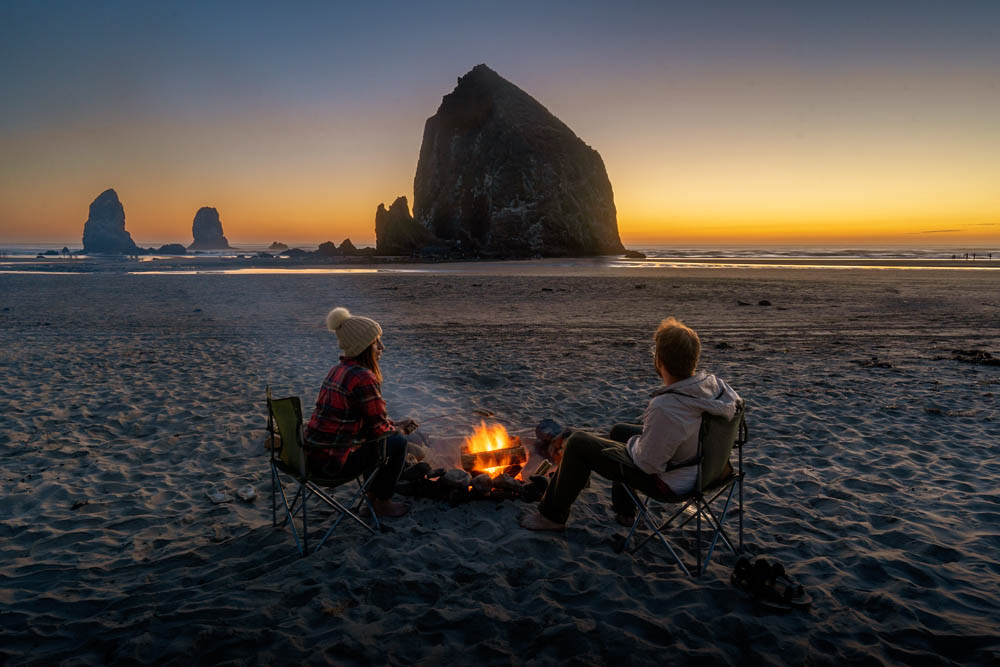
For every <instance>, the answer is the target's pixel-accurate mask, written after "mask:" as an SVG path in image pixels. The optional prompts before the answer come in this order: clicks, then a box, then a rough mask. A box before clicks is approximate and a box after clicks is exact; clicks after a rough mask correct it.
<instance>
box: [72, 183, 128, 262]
mask: <svg viewBox="0 0 1000 667" xmlns="http://www.w3.org/2000/svg"><path fill="white" fill-rule="evenodd" d="M83 252H84V253H86V254H88V255H90V254H108V255H134V254H138V253H139V252H141V251H140V249H139V247H138V246H137V245H136V244H135V241H133V240H132V235H131V234H129V233H128V232H127V231H125V207H124V206H122V203H121V201H119V199H118V193H117V192H115V191H114V189H113V188H108V189H107V190H105V191H104V192H102V193H101V194H99V195H98V196H97V199H95V200H94V201H93V202H92V203H91V204H90V215H89V216H88V217H87V221H86V222H85V223H84V224H83Z"/></svg>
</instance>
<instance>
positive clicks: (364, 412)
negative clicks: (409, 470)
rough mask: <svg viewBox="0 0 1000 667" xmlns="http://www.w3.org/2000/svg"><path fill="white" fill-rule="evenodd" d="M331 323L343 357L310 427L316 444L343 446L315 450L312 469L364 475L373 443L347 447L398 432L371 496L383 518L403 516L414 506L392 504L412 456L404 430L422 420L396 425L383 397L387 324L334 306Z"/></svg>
mask: <svg viewBox="0 0 1000 667" xmlns="http://www.w3.org/2000/svg"><path fill="white" fill-rule="evenodd" d="M326 327H327V328H328V329H329V330H330V331H332V332H334V333H335V334H337V342H338V344H339V345H340V349H341V350H342V351H343V355H342V356H341V357H340V363H339V364H337V365H336V366H334V367H333V368H332V369H330V372H329V373H328V374H327V376H326V379H325V380H324V381H323V386H322V388H321V389H320V391H319V398H317V399H316V410H315V411H314V412H313V415H312V418H311V419H310V420H309V424H308V425H306V428H305V438H306V442H307V443H309V444H310V445H320V446H321V445H327V444H329V445H338V446H337V447H331V448H330V449H318V450H312V451H310V452H309V458H308V461H309V467H310V469H311V470H313V471H314V472H316V473H317V474H320V475H328V476H333V475H342V474H351V473H355V472H357V473H361V472H362V471H364V470H369V469H371V468H372V467H373V466H374V465H375V457H376V455H377V453H376V451H375V449H374V448H373V447H357V448H354V449H351V448H349V447H345V446H344V445H345V444H346V443H350V442H357V441H364V440H374V439H376V438H378V437H380V436H382V435H385V434H386V433H392V435H390V436H389V439H388V440H387V441H386V453H387V455H388V458H389V460H388V462H387V463H386V465H384V466H383V467H382V469H381V470H379V471H378V473H377V474H376V476H375V479H373V480H372V481H371V484H370V485H369V487H368V489H369V490H368V497H369V499H370V500H371V501H372V506H373V507H374V508H375V513H376V514H378V515H379V516H390V517H393V516H402V515H403V514H406V512H407V511H408V508H407V506H406V505H403V504H402V503H394V502H392V500H391V498H392V494H393V492H394V490H395V488H396V480H397V479H398V478H399V473H400V472H401V471H402V470H403V462H404V459H405V457H406V438H405V437H404V435H403V434H404V433H412V432H413V430H414V429H416V428H417V423H416V422H415V421H413V420H412V419H406V420H403V421H401V422H400V423H399V424H393V422H392V421H391V420H390V419H389V417H388V416H387V414H386V409H385V401H383V400H382V371H381V370H380V369H379V366H378V360H379V357H381V356H382V351H383V350H384V349H385V346H384V345H383V344H382V338H381V337H382V327H380V326H379V325H378V322H376V321H375V320H371V319H368V318H367V317H358V316H356V315H351V313H350V312H348V310H347V309H346V308H334V309H333V310H331V311H330V313H329V314H328V315H327V316H326Z"/></svg>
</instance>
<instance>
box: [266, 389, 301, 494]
mask: <svg viewBox="0 0 1000 667" xmlns="http://www.w3.org/2000/svg"><path fill="white" fill-rule="evenodd" d="M267 409H268V410H270V412H271V418H272V419H273V420H274V424H275V426H276V427H277V429H278V435H280V436H281V460H282V462H284V464H285V465H286V466H287V467H288V469H289V470H294V471H296V472H298V473H299V474H300V475H304V474H305V471H306V453H305V449H303V447H302V401H300V400H299V397H298V396H288V397H287V398H271V392H270V390H268V396H267Z"/></svg>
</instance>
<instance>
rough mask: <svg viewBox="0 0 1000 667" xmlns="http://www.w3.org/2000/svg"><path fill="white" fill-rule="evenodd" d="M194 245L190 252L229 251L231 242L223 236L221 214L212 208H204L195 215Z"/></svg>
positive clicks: (190, 246)
mask: <svg viewBox="0 0 1000 667" xmlns="http://www.w3.org/2000/svg"><path fill="white" fill-rule="evenodd" d="M191 233H192V234H193V235H194V243H192V244H191V245H189V246H188V250H228V249H229V241H227V240H226V237H225V236H223V234H222V221H221V220H219V212H218V211H216V210H215V209H214V208H212V207H211V206H202V207H201V208H200V209H198V212H197V213H195V214H194V224H192V225H191Z"/></svg>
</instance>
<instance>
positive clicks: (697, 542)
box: [694, 473, 704, 577]
mask: <svg viewBox="0 0 1000 667" xmlns="http://www.w3.org/2000/svg"><path fill="white" fill-rule="evenodd" d="M700 474H701V473H699V477H698V480H699V481H700V480H701V477H700ZM703 500H704V498H703V497H702V495H701V492H700V491H699V492H698V497H697V498H696V499H695V510H696V511H695V514H697V515H698V518H697V519H695V522H696V523H697V532H696V533H695V539H694V543H695V552H696V553H697V554H698V559H697V561H696V563H697V567H698V569H697V572H698V575H697V576H699V577H700V576H701V573H702V572H703V569H702V562H701V507H699V506H698V505H699V503H701V502H702V501H703Z"/></svg>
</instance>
